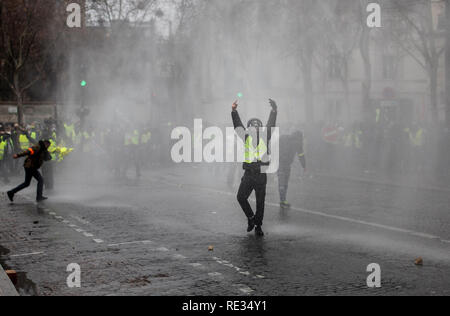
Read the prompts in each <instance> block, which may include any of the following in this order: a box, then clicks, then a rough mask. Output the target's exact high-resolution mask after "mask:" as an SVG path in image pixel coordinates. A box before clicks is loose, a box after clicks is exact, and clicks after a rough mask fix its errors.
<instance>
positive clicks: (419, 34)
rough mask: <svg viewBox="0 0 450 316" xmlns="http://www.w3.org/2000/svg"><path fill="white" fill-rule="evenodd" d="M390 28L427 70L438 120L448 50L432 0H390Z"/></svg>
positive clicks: (406, 49) (431, 104)
mask: <svg viewBox="0 0 450 316" xmlns="http://www.w3.org/2000/svg"><path fill="white" fill-rule="evenodd" d="M389 3H390V4H391V6H390V7H389V9H390V10H389V12H390V13H391V15H392V18H391V19H389V20H388V21H389V28H390V31H391V33H392V36H394V37H395V38H396V42H397V43H398V44H399V45H400V46H401V48H402V49H403V50H404V51H405V52H406V53H407V54H408V55H409V56H411V57H412V58H413V59H414V60H415V61H416V62H417V63H418V64H419V65H420V66H421V67H422V68H423V69H424V70H425V72H426V73H427V75H428V77H429V80H430V83H429V88H430V107H431V114H432V118H433V121H434V122H437V121H438V108H437V106H438V68H439V62H440V60H441V58H442V56H443V54H444V52H445V42H444V41H443V40H441V39H440V38H439V37H437V36H436V31H435V28H434V24H433V16H432V1H429V0H398V1H393V2H389Z"/></svg>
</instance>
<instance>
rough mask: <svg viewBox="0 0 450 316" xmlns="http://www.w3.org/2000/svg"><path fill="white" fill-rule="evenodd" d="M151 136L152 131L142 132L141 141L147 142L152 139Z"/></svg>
mask: <svg viewBox="0 0 450 316" xmlns="http://www.w3.org/2000/svg"><path fill="white" fill-rule="evenodd" d="M151 138H152V133H150V132H148V133H145V134H142V136H141V143H142V144H147V143H148V142H149V141H150V139H151Z"/></svg>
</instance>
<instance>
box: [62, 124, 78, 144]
mask: <svg viewBox="0 0 450 316" xmlns="http://www.w3.org/2000/svg"><path fill="white" fill-rule="evenodd" d="M64 129H65V131H66V136H67V138H68V139H70V140H72V141H75V137H76V134H75V126H74V125H73V124H71V125H67V124H66V123H64Z"/></svg>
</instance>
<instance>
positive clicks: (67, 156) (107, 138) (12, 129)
mask: <svg viewBox="0 0 450 316" xmlns="http://www.w3.org/2000/svg"><path fill="white" fill-rule="evenodd" d="M157 134H158V133H157V131H153V130H151V129H149V128H146V127H142V128H141V127H137V126H133V125H131V124H130V126H128V128H124V127H122V126H118V125H111V126H110V127H105V126H102V127H100V126H96V125H95V124H92V123H82V122H77V123H70V122H63V121H56V120H53V119H48V120H45V121H44V122H41V123H39V122H34V123H32V124H29V125H27V126H20V125H19V124H17V123H0V179H1V180H3V182H4V183H9V181H10V177H12V176H16V175H19V174H20V173H21V172H22V166H21V162H20V161H18V160H14V159H13V157H14V155H19V154H21V153H23V152H24V151H27V150H28V149H29V148H32V147H33V146H35V145H38V144H39V141H40V140H48V141H49V142H50V146H49V148H48V152H49V153H50V154H51V157H52V159H51V161H50V162H49V163H45V164H44V165H43V166H42V173H43V177H44V178H45V186H46V189H52V188H53V185H54V170H55V169H56V168H63V166H64V164H65V163H66V162H67V161H68V160H70V161H71V162H70V164H71V166H73V167H76V166H82V167H83V169H84V170H86V172H94V171H95V170H94V166H97V165H98V163H99V162H101V163H102V166H103V170H105V171H106V172H110V173H112V174H113V175H114V176H117V177H126V175H127V172H128V170H129V169H131V168H133V169H134V171H135V174H136V177H140V176H141V170H142V168H143V167H145V166H147V165H148V164H149V163H150V161H153V162H155V161H158V160H160V159H159V157H156V156H155V155H158V153H159V152H160V150H159V149H158V142H151V140H152V136H157Z"/></svg>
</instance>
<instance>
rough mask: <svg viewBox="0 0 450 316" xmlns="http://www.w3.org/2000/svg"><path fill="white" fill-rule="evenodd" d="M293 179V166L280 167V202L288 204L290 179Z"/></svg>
mask: <svg viewBox="0 0 450 316" xmlns="http://www.w3.org/2000/svg"><path fill="white" fill-rule="evenodd" d="M290 177H291V166H290V165H289V166H288V167H286V166H285V167H280V168H279V169H278V190H279V192H280V202H287V193H288V188H289V178H290Z"/></svg>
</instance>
